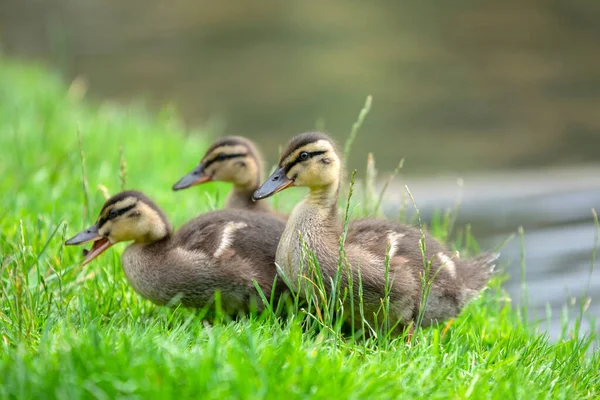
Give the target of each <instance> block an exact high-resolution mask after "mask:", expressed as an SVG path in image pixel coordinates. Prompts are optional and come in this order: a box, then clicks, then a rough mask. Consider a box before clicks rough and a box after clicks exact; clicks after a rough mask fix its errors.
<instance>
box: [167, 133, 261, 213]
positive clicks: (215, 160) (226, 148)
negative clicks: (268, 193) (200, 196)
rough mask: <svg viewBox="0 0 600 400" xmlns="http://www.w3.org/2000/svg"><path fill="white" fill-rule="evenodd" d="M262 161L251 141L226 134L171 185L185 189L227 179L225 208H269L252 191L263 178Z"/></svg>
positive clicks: (174, 188) (176, 188) (259, 209)
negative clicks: (193, 166)
mask: <svg viewBox="0 0 600 400" xmlns="http://www.w3.org/2000/svg"><path fill="white" fill-rule="evenodd" d="M262 166H263V162H262V157H261V154H260V152H259V151H258V149H257V147H256V146H255V145H254V143H252V141H250V140H248V139H246V138H243V137H241V136H226V137H223V138H221V139H218V140H216V141H215V142H214V143H213V144H212V145H211V146H210V147H209V148H208V150H207V151H206V153H205V154H204V157H202V159H201V160H200V163H199V164H198V166H197V167H196V168H194V169H193V170H192V171H191V172H190V173H188V174H187V175H185V176H184V177H183V178H181V179H180V180H179V181H178V182H177V183H175V184H174V185H173V190H181V189H186V188H189V187H191V186H195V185H200V184H202V183H205V182H210V181H221V182H229V183H232V184H233V190H232V191H231V193H229V195H228V197H227V199H226V201H225V208H237V209H245V210H254V211H264V212H271V213H273V210H272V209H271V207H270V205H269V203H267V202H264V201H261V202H255V201H253V200H252V193H254V191H255V190H256V189H258V186H259V185H260V183H261V182H262V180H263V174H262V170H263V168H262Z"/></svg>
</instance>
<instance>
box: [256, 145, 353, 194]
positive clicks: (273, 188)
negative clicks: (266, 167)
mask: <svg viewBox="0 0 600 400" xmlns="http://www.w3.org/2000/svg"><path fill="white" fill-rule="evenodd" d="M284 154H285V156H283V158H282V159H281V160H280V162H279V168H277V169H276V170H275V172H273V174H272V175H271V176H270V177H269V178H268V179H267V180H266V181H265V182H264V183H263V184H262V186H261V187H260V188H258V190H256V192H254V194H253V195H252V197H253V198H254V199H255V200H260V199H264V198H267V197H269V196H272V195H273V194H275V193H277V192H280V191H282V190H284V189H285V188H288V187H290V186H305V187H309V188H311V189H313V188H321V187H326V186H333V185H337V184H338V183H339V179H340V173H341V168H342V165H341V160H340V157H339V156H338V154H337V151H336V149H335V147H334V145H333V143H332V142H331V141H330V140H327V139H326V138H323V137H322V135H321V136H319V138H318V139H316V140H313V141H310V142H307V143H303V144H301V145H298V146H297V147H296V148H294V149H293V150H291V151H290V150H289V149H286V151H285V152H284Z"/></svg>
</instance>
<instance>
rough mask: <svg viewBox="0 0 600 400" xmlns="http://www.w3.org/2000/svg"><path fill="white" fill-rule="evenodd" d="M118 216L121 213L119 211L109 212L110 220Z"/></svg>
mask: <svg viewBox="0 0 600 400" xmlns="http://www.w3.org/2000/svg"><path fill="white" fill-rule="evenodd" d="M117 215H119V212H118V211H117V210H115V209H114V208H113V209H112V210H110V211H109V212H108V218H109V219H113V218H115V217H116V216H117Z"/></svg>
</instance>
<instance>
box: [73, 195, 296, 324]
mask: <svg viewBox="0 0 600 400" xmlns="http://www.w3.org/2000/svg"><path fill="white" fill-rule="evenodd" d="M284 227H285V224H284V222H282V221H281V220H280V219H278V218H275V217H273V216H270V215H268V214H265V213H257V212H253V211H243V210H221V211H214V212H210V213H206V214H202V215H200V216H198V217H196V218H194V219H192V220H191V221H189V222H188V223H187V224H185V225H184V226H182V227H181V228H180V229H179V230H177V231H175V232H174V231H173V228H172V227H171V224H170V222H169V220H168V219H167V217H166V215H165V214H164V213H163V211H162V210H161V209H160V208H159V207H158V206H157V205H156V204H155V203H154V202H152V200H150V199H149V198H148V197H147V196H145V195H144V194H142V193H140V192H136V191H126V192H122V193H119V194H117V195H115V196H113V197H111V198H110V199H108V200H107V201H106V203H105V204H104V206H103V207H102V209H101V211H100V214H99V216H98V219H97V221H96V223H95V224H94V225H92V226H91V227H89V228H88V229H85V230H83V231H81V232H80V233H78V234H77V235H75V236H74V237H72V238H71V239H69V240H67V241H66V242H65V244H66V245H81V244H85V243H89V242H93V244H92V247H91V249H90V250H89V251H87V250H84V260H83V264H88V263H90V262H91V261H92V260H94V259H95V258H97V257H99V256H100V255H101V254H102V253H104V252H105V251H106V250H108V249H109V248H110V247H111V246H113V245H114V244H116V243H119V242H133V243H131V244H130V245H129V246H128V247H127V249H126V250H125V251H124V253H123V255H122V257H121V264H122V266H123V270H124V272H125V276H126V277H127V280H128V281H129V282H130V283H131V285H132V286H133V288H134V289H135V290H136V291H137V292H138V293H139V294H141V295H142V296H143V297H145V298H147V299H149V300H150V301H152V302H154V303H156V304H159V305H165V304H169V303H170V302H171V301H172V300H173V299H175V298H177V299H180V300H179V301H180V302H181V303H182V304H183V305H184V306H188V307H204V306H206V305H207V304H210V303H211V302H212V301H213V298H214V294H215V292H217V291H219V292H220V294H221V301H222V306H223V310H224V311H226V312H228V313H231V314H233V313H237V312H243V311H248V309H249V307H250V306H251V304H256V305H257V308H258V309H259V310H260V309H262V303H261V301H260V298H259V297H258V293H257V292H256V288H255V286H254V281H256V282H257V283H258V285H259V286H260V288H261V290H262V291H263V293H265V294H266V295H267V296H268V295H270V293H272V292H274V293H275V296H276V298H278V296H279V295H281V294H282V293H283V292H284V290H285V284H284V283H283V282H282V281H281V280H277V281H276V277H277V270H276V266H275V263H274V261H275V252H276V249H277V243H278V241H279V238H280V236H281V233H282V232H283V229H284ZM274 284H275V287H273V285H274Z"/></svg>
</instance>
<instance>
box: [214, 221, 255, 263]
mask: <svg viewBox="0 0 600 400" xmlns="http://www.w3.org/2000/svg"><path fill="white" fill-rule="evenodd" d="M246 226H248V225H246V223H244V222H233V221H232V222H228V223H227V225H225V228H223V236H221V243H220V244H219V247H218V248H217V251H215V254H214V255H213V256H214V257H220V256H221V254H223V252H224V251H225V250H227V249H228V248H229V246H231V243H232V242H233V234H234V233H235V231H237V230H238V229H242V228H245V227H246Z"/></svg>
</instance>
